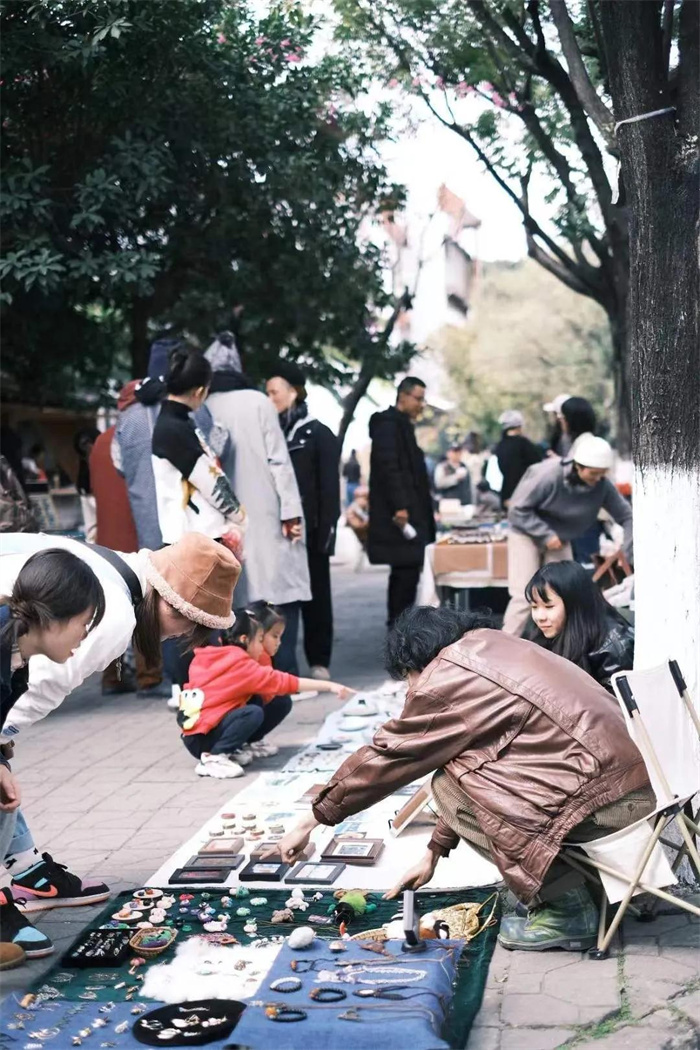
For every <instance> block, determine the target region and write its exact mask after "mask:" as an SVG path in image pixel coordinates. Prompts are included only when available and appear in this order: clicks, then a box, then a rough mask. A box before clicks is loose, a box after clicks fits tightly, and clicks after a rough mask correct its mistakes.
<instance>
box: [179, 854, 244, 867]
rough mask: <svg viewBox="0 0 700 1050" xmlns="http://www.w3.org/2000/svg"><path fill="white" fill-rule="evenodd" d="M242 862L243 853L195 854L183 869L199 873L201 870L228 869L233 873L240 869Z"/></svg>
mask: <svg viewBox="0 0 700 1050" xmlns="http://www.w3.org/2000/svg"><path fill="white" fill-rule="evenodd" d="M244 860H245V855H244V854H243V853H216V854H211V853H210V854H204V855H202V854H201V853H196V854H195V855H194V857H190V859H189V860H188V861H187V864H185V865H184V867H185V868H186V869H187V870H188V871H189V870H194V871H201V870H202V868H229V870H230V871H235V870H236V869H237V868H240V866H241V864H242V863H243V861H244Z"/></svg>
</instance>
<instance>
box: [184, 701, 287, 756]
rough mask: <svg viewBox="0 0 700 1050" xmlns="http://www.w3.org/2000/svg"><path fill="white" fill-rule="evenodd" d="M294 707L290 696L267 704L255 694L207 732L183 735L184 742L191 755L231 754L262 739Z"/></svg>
mask: <svg viewBox="0 0 700 1050" xmlns="http://www.w3.org/2000/svg"><path fill="white" fill-rule="evenodd" d="M291 710H292V700H291V697H289V696H276V697H275V698H274V699H273V700H270V702H269V703H267V704H264V703H263V701H262V700H261V699H260V697H258V696H252V697H251V698H250V700H249V701H248V703H247V704H244V706H243V707H236V708H234V710H233V711H229V712H228V713H227V714H225V715H224V717H223V718H222V719H221V721H220V722H219V724H218V725H216V726H214V728H213V729H210V730H209V732H208V733H192V734H191V735H190V736H183V738H182V742H183V744H184V745H185V747H186V748H187V750H188V751H189V753H190V754H191V755H194V757H195V758H201V757H202V752H203V751H204V752H208V753H209V754H212V755H231V754H233V752H234V751H239V750H240V749H241V748H242V747H243V745H244V744H248V743H253V742H254V741H256V740H262V739H263V737H265V736H267V734H268V733H270V732H272V730H273V729H274V728H275V727H276V726H278V725H279V724H280V722H282V721H283V719H285V718H286V717H287V715H288V714H289V712H290V711H291Z"/></svg>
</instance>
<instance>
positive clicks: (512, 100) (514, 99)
mask: <svg viewBox="0 0 700 1050" xmlns="http://www.w3.org/2000/svg"><path fill="white" fill-rule="evenodd" d="M508 101H509V102H510V104H511V105H512V106H514V105H516V103H517V101H518V96H517V95H516V94H515V92H514V91H511V93H510V95H509V96H508Z"/></svg>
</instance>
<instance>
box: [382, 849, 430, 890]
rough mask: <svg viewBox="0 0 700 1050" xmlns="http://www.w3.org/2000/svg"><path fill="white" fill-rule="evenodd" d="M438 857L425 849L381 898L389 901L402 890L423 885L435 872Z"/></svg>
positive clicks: (413, 888) (414, 888)
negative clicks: (421, 855)
mask: <svg viewBox="0 0 700 1050" xmlns="http://www.w3.org/2000/svg"><path fill="white" fill-rule="evenodd" d="M439 859H440V858H439V857H438V855H437V853H433V851H432V850H426V852H425V854H424V855H423V857H422V858H421V860H419V861H418V863H417V864H415V865H414V866H413V867H412V868H409V869H408V871H406V872H404V875H403V878H402V879H401V880H400V882H397V883H396V885H395V886H394V887H393V889H390V890H389V891H388V892H387V893H385V894H384V896H383V897H382V900H385V901H390V900H393V899H394V897H398V895H399V894H400V893H403V891H404V890H418V889H420V887H421V886H425V884H426V883H427V882H430V880H431V879H432V877H433V875H434V874H435V868H436V867H437V862H438V860H439Z"/></svg>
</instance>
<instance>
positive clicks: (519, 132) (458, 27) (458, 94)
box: [335, 0, 675, 423]
mask: <svg viewBox="0 0 700 1050" xmlns="http://www.w3.org/2000/svg"><path fill="white" fill-rule="evenodd" d="M335 6H336V9H337V11H338V13H339V15H340V19H341V30H340V32H341V36H342V38H343V39H344V40H345V42H346V45H347V47H348V49H349V51H350V53H351V54H354V55H355V57H356V61H359V60H360V58H361V56H365V55H367V54H369V56H370V61H371V65H372V68H373V69H374V70H375V71H376V72H378V73H379V72H380V73H381V76H382V78H383V80H384V83H385V85H386V86H387V87H388V88H392V89H401V88H403V89H404V91H406V92H409V93H410V94H412V95H414V96H418V97H420V98H421V99H422V100H423V102H424V104H425V106H426V110H429V111H430V112H431V113H432V114H433V116H434V117H436V118H437V119H438V120H439V121H440V122H441V123H442V124H444V125H445V126H446V127H448V128H450V129H451V130H452V131H454V133H455V134H456V135H459V136H460V137H461V138H462V139H463V140H464V142H465V143H467V144H468V145H469V146H470V147H471V148H472V149H473V150H474V152H475V153H476V155H477V156H478V157H479V159H480V160H481V161H482V163H483V164H484V166H485V168H486V169H487V171H488V172H489V173H490V174H491V175H492V176H493V178H494V179H496V181H497V182H498V183H499V185H500V186H501V187H502V188H503V190H504V192H505V193H507V194H508V196H509V197H510V198H511V200H513V202H514V203H515V204H516V206H517V207H518V209H519V210H520V212H521V215H522V218H523V224H524V228H525V232H526V237H527V246H528V253H529V255H530V256H531V257H532V258H533V259H535V261H536V262H538V263H539V264H540V265H541V266H543V267H544V268H545V269H546V270H548V271H549V272H550V273H552V274H553V275H554V276H555V277H557V278H558V279H559V280H560V281H562V282H563V283H564V284H566V285H567V286H568V287H569V288H571V289H573V290H574V291H576V292H578V293H580V294H582V295H585V296H588V297H589V298H591V299H593V300H595V301H596V302H597V303H598V304H599V305H600V306H602V307H603V309H604V310H605V312H606V314H607V315H608V319H609V322H610V326H611V333H612V339H613V349H614V353H613V359H612V363H613V367H614V371H615V378H616V386H617V391H618V400H619V402H620V406H621V409H622V415H623V417H624V418H623V423H624V420H625V419H626V417H627V413H628V394H627V355H626V342H627V341H626V303H627V294H628V280H629V260H628V234H627V214H626V207H625V200H624V194H623V195H622V196H618V195H617V192H616V191H617V186H616V185H615V184H614V183H615V181H616V180H615V179H614V177H612V178H611V175H610V174H609V172H610V169H611V168H612V166H613V165H612V164H611V163H609V162H608V160H607V158H606V154H610V156H611V159H612V158H614V157H616V155H617V145H616V140H615V135H614V122H613V117H612V114H611V111H610V109H609V104H608V103H609V80H608V68H607V64H606V59H605V53H604V49H603V46H602V37H601V30H600V11H599V4H598V3H596V2H594V0H591V2H588V3H584V2H577V3H575V4H573V5H571V4H570V5H569V9H567V6H566V3H565V2H564V0H550V2H549V3H545V2H544V0H386V2H385V3H382V4H381V5H377V4H374V3H372V2H371V0H335ZM666 6H667V7H668V6H669V5H666ZM670 9H671V16H672V13H673V4H671V5H670ZM572 16H573V17H572ZM674 32H675V23H674V21H673V17H671V19H670V21H669V24H668V26H667V27H666V33H667V36H668V41H667V45H666V46H667V52H666V60H667V61H668V46H669V42H670V40H671V36H672V34H673V33H674ZM565 43H566V46H564V44H565ZM538 178H539V182H537V180H538ZM543 184H546V186H547V187H548V192H546V194H545V193H542V192H541V187H542V185H543ZM535 186H536V188H535Z"/></svg>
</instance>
